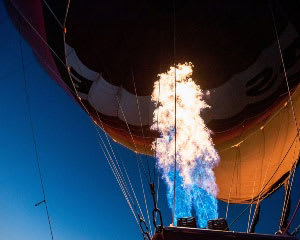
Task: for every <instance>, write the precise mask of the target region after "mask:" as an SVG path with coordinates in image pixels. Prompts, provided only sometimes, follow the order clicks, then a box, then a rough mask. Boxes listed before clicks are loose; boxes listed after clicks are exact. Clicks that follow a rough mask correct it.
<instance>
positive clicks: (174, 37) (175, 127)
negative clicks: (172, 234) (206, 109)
mask: <svg viewBox="0 0 300 240" xmlns="http://www.w3.org/2000/svg"><path fill="white" fill-rule="evenodd" d="M173 24H174V25H173V53H174V56H173V58H174V59H173V61H174V62H173V64H174V71H175V72H174V84H175V89H174V90H175V92H174V96H175V97H174V105H175V119H174V121H175V124H174V131H175V133H174V135H175V136H174V137H175V139H174V140H175V156H174V201H173V215H172V223H173V226H174V225H175V214H176V171H177V149H176V148H177V143H176V141H177V137H176V135H177V123H176V112H177V108H176V98H177V94H176V85H177V83H176V6H175V0H173Z"/></svg>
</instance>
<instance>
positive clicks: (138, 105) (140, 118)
mask: <svg viewBox="0 0 300 240" xmlns="http://www.w3.org/2000/svg"><path fill="white" fill-rule="evenodd" d="M131 75H132V81H133V86H134V93H135V99H136V105H137V109H138V113H139V121H140V127H141V131H142V136H143V140H145V135H144V129H143V124H142V116H141V111H140V104H139V99H138V96H137V91H136V86H135V78H134V74H133V69H132V68H131ZM143 146H144V151H145V152H146V147H145V142H144V144H143ZM147 168H148V175H149V176H148V177H149V181H150V182H152V180H151V172H150V167H149V161H148V158H147Z"/></svg>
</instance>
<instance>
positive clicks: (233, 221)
mask: <svg viewBox="0 0 300 240" xmlns="http://www.w3.org/2000/svg"><path fill="white" fill-rule="evenodd" d="M297 136H298V134H296V136H295V138H294V140H293V142H292V144H291V145H290V147H289V149H288V150H287V152H286V153H285V155H284V157H283V158H282V160H281V161H280V163H279V165H278V166H277V168H276V169H275V171H274V173H273V174H272V176H271V177H270V178H269V180H268V181H267V183H266V184H265V185H264V187H263V188H262V190H261V191H260V193H259V195H260V194H262V192H263V190H264V189H265V187H266V186H267V185H268V184H269V182H270V181H271V180H272V178H273V177H274V176H275V174H276V173H277V171H278V169H279V168H280V166H281V164H282V163H283V161H284V160H285V158H286V157H287V155H288V153H289V151H290V150H291V147H292V146H293V145H294V142H295V140H296V139H297ZM253 202H254V201H251V202H250V204H252V203H253ZM250 204H249V205H248V206H247V207H246V208H245V209H244V210H243V211H242V212H241V213H240V214H239V215H238V216H237V217H236V218H235V219H234V220H233V221H232V222H231V223H230V225H229V226H228V229H229V227H230V226H232V225H233V224H234V223H235V222H236V221H237V220H238V219H239V218H240V217H241V216H242V215H243V214H244V213H245V211H247V210H248V208H249V207H250Z"/></svg>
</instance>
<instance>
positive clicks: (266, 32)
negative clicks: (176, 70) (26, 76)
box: [6, 0, 300, 203]
mask: <svg viewBox="0 0 300 240" xmlns="http://www.w3.org/2000/svg"><path fill="white" fill-rule="evenodd" d="M172 2H173V1H162V2H160V1H146V0H144V1H120V0H112V1H109V2H107V1H71V3H70V5H69V6H68V1H67V0H61V1H59V2H58V1H54V0H48V1H47V5H46V4H45V1H42V0H30V1H29V2H28V1H26V3H25V2H24V1H21V0H10V1H9V0H7V1H6V6H7V9H8V10H9V12H10V15H11V17H12V19H13V21H14V23H15V24H16V26H17V27H18V29H19V30H20V32H21V33H22V34H23V36H24V37H25V38H26V39H27V41H28V42H29V43H30V44H31V46H32V48H33V50H34V52H35V54H36V56H37V58H38V59H39V60H40V62H41V64H42V65H43V66H44V68H45V69H46V71H48V72H49V74H50V75H52V77H53V79H54V80H55V81H56V82H57V83H58V84H60V85H61V86H62V87H63V88H64V89H65V90H66V92H68V93H69V94H70V95H71V96H72V97H73V98H74V100H75V101H77V102H78V103H79V104H80V105H81V106H82V107H83V109H84V110H85V111H87V112H88V113H89V115H90V116H91V117H92V118H93V120H94V121H95V122H96V123H97V124H98V125H99V126H100V127H102V128H104V129H105V131H106V132H107V133H108V134H109V135H110V136H111V137H112V138H113V139H114V140H115V141H117V142H119V143H121V144H123V145H125V146H127V147H128V148H130V149H132V150H134V151H137V152H140V153H144V154H152V150H151V143H152V142H153V140H154V139H155V137H159V136H158V133H156V132H153V131H151V130H150V126H151V124H152V123H153V110H154V105H153V103H152V102H151V98H150V95H151V93H152V90H153V83H154V81H155V80H157V74H159V73H162V72H166V71H167V70H168V69H169V67H170V66H171V65H172V64H173V62H174V38H175V40H176V55H175V61H176V62H177V63H184V62H192V63H193V64H194V73H193V79H194V81H196V83H197V84H199V85H200V87H201V88H202V89H203V90H205V91H206V90H207V94H206V95H205V98H206V99H205V100H206V102H207V103H208V104H209V105H210V106H211V108H209V109H207V110H206V111H205V112H203V113H201V114H202V116H203V118H204V119H205V122H206V124H207V126H208V127H209V129H211V130H212V132H213V136H212V137H213V141H214V143H215V146H216V148H217V150H218V152H219V154H220V157H221V162H220V164H219V166H218V167H217V168H216V169H215V174H216V178H217V184H218V187H219V193H218V198H219V199H221V200H223V201H229V202H231V203H247V202H251V201H257V200H258V199H262V198H264V197H266V196H268V195H269V194H271V193H272V192H273V191H274V190H276V189H277V188H278V187H279V186H281V184H282V183H283V182H284V181H285V180H286V178H287V176H288V173H289V171H290V169H291V168H292V166H293V164H294V163H295V162H296V160H297V159H298V150H299V139H298V137H297V129H296V125H295V119H294V115H293V111H292V107H291V104H290V103H289V97H288V96H289V95H288V90H287V86H286V79H285V76H284V70H286V73H287V80H288V83H289V86H290V90H291V94H292V102H293V106H294V111H295V116H296V121H298V124H299V120H298V118H299V114H300V112H299V111H300V110H299V109H300V106H299V104H300V96H299V94H300V92H299V89H298V85H299V79H300V78H299V77H300V76H299V70H300V62H299V52H300V51H299V50H300V49H299V48H300V38H299V29H300V28H299V23H298V22H300V21H297V20H300V19H297V18H298V15H297V12H299V9H297V4H295V3H294V1H289V3H287V2H284V1H278V2H276V3H274V4H272V5H269V2H268V1H261V0H259V1H253V0H251V1H250V0H249V1H233V0H232V1H218V0H209V1H208V0H207V1H192V0H190V1H175V9H176V22H174V17H173V14H174V11H173V3H172ZM271 8H272V9H273V13H274V16H275V17H274V21H273V18H272V12H271ZM274 22H275V25H276V28H277V31H278V39H279V42H280V47H281V49H282V57H283V60H284V63H285V66H284V67H283V65H282V60H281V56H280V52H279V48H278V42H277V37H276V33H275V28H274ZM174 26H175V28H176V33H175V34H174ZM74 87H75V88H76V91H75V89H74ZM100 119H101V121H100ZM129 130H130V131H129Z"/></svg>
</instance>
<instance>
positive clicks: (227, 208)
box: [225, 145, 240, 219]
mask: <svg viewBox="0 0 300 240" xmlns="http://www.w3.org/2000/svg"><path fill="white" fill-rule="evenodd" d="M239 147H240V146H239V145H238V146H237V149H238V153H240V148H239ZM238 155H239V154H237V156H238ZM237 156H236V158H235V161H234V168H233V172H232V177H231V184H230V189H229V194H228V200H227V207H226V214H225V219H227V218H228V211H229V199H230V197H231V191H232V185H233V178H234V173H235V170H236V165H237V158H238V157H237Z"/></svg>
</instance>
